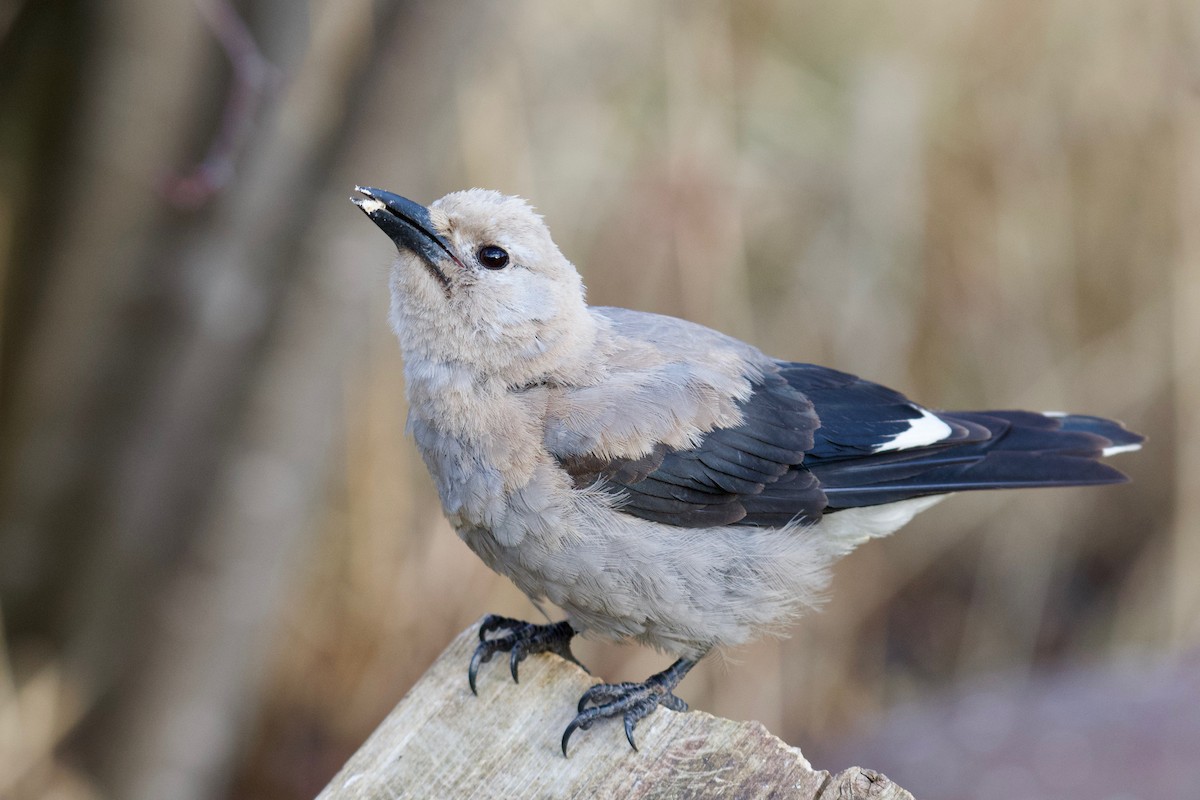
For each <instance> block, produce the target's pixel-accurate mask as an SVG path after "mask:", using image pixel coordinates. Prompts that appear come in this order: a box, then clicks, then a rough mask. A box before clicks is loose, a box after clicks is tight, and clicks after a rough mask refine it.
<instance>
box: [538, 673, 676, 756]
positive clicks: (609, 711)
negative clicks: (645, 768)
mask: <svg viewBox="0 0 1200 800" xmlns="http://www.w3.org/2000/svg"><path fill="white" fill-rule="evenodd" d="M694 666H696V662H695V661H691V660H689V659H686V658H681V659H679V660H678V661H676V662H675V663H674V664H672V665H671V666H669V667H667V668H666V669H665V670H663V671H662V672H660V673H658V674H657V675H651V676H650V677H649V678H647V679H646V680H645V681H644V682H643V683H600V684H597V685H595V686H593V687H592V688H590V689H588V690H587V691H586V692H584V693H583V697H581V698H579V709H578V710H579V713H578V714H577V715H576V716H575V719H573V720H571V724H570V725H568V726H567V730H566V731H565V732H564V733H563V737H562V751H563V755H564V756H565V755H566V754H567V742H568V741H570V739H571V734H573V733H574V732H575V731H576V730H585V731H586V730H587V729H588V728H590V727H592V723H594V722H596V720H601V719H613V718H614V717H623V718H624V720H625V738H626V739H628V740H629V746H630V747H632V748H633V749H634V750H637V743H636V742H635V741H634V740H633V729H634V728H636V727H637V724H638V722H640V721H641V720H642V719H643V718H645V717H646V716H648V715H649V714H650V712H651V711H653V710H654V709H656V708H658V707H659V706H665V707H667V708H669V709H671V710H672V711H687V707H688V706H687V703H685V702H683V700H681V699H679V698H678V697H676V696H675V693H674V692H675V687H676V686H678V685H679V682H680V681H681V680H683V676H684V675H687V673H688V670H690V669H691V668H692V667H694Z"/></svg>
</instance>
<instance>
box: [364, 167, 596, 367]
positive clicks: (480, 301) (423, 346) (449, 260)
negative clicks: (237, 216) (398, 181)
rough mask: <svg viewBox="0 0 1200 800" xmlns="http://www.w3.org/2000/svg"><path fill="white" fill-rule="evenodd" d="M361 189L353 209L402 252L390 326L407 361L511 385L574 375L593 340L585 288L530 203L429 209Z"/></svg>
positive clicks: (459, 202)
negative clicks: (456, 367) (462, 370)
mask: <svg viewBox="0 0 1200 800" xmlns="http://www.w3.org/2000/svg"><path fill="white" fill-rule="evenodd" d="M357 191H358V192H359V193H360V194H362V195H363V196H362V197H358V198H353V202H354V204H355V205H357V206H358V207H359V208H360V209H362V210H363V212H364V213H365V214H366V215H367V216H368V217H370V218H371V220H372V221H373V222H374V223H375V224H376V225H378V226H379V227H380V228H381V229H382V230H383V232H384V233H386V234H387V235H388V236H389V237H390V238H391V240H392V241H393V242H394V243H395V245H396V248H397V249H398V251H399V257H398V258H397V259H396V262H395V265H394V266H393V268H392V274H391V289H392V308H391V320H392V326H393V328H394V329H395V331H396V335H397V336H398V337H399V339H400V344H401V347H402V348H403V350H404V352H405V356H406V358H407V359H409V360H410V361H412V360H424V361H428V362H432V363H438V364H452V365H459V366H463V367H466V368H468V369H470V370H472V371H473V372H475V373H476V374H478V375H480V376H486V377H489V378H491V377H495V378H498V379H500V380H502V381H504V382H505V383H508V384H509V385H524V384H527V383H531V382H539V381H544V380H554V379H555V378H556V377H559V376H560V375H561V374H565V373H566V372H569V371H570V370H572V369H576V368H578V363H577V362H580V361H582V360H583V359H584V358H585V354H586V351H587V350H588V349H590V347H591V344H592V341H593V340H594V338H595V330H594V326H595V323H594V322H593V321H592V318H591V315H590V314H589V313H588V311H587V305H586V304H585V302H584V289H583V282H582V281H581V280H580V277H579V273H578V272H577V271H576V270H575V267H574V266H572V264H571V262H570V261H568V260H567V259H566V258H565V257H564V256H563V254H562V253H561V252H560V251H559V249H558V247H557V246H556V245H555V244H554V241H553V240H552V239H551V238H550V231H549V229H548V228H547V227H546V224H545V222H543V220H542V218H541V216H540V215H538V214H537V213H536V212H535V211H534V210H533V209H532V208H531V207H530V206H529V204H528V203H526V202H525V201H524V200H522V199H520V198H518V197H508V196H506V195H503V194H500V193H499V192H494V191H489V190H485V189H468V190H466V191H461V192H452V193H451V194H448V195H446V196H445V197H443V198H441V199H440V200H436V201H434V202H433V203H432V204H431V205H429V206H428V207H425V206H422V205H420V204H419V203H415V202H413V201H412V200H408V199H406V198H403V197H400V196H399V195H395V194H392V193H391V192H387V191H384V190H382V189H373V188H369V187H357Z"/></svg>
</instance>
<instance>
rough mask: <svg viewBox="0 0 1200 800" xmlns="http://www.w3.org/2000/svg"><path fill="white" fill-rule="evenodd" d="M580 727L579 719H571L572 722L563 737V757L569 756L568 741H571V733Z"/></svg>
mask: <svg viewBox="0 0 1200 800" xmlns="http://www.w3.org/2000/svg"><path fill="white" fill-rule="evenodd" d="M578 727H580V724H579V720H575V719H573V720H571V724H570V725H568V726H567V729H566V730H565V731H563V738H562V751H563V758H567V757H568V756H567V742H569V741H570V740H571V734H572V733H574V732H575V729H576V728H578Z"/></svg>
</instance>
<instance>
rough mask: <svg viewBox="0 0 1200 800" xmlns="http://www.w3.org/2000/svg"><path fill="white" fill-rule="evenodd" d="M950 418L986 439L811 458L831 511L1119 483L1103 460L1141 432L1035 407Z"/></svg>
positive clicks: (1133, 442)
mask: <svg viewBox="0 0 1200 800" xmlns="http://www.w3.org/2000/svg"><path fill="white" fill-rule="evenodd" d="M938 416H939V417H942V418H943V419H945V420H946V421H947V422H951V423H958V424H960V425H963V426H964V427H971V428H984V429H986V430H987V431H988V432H989V433H990V436H989V437H988V438H987V439H985V440H982V441H967V442H963V443H959V444H950V445H948V446H947V445H935V446H932V447H928V448H921V449H913V450H906V451H892V452H886V453H879V454H876V455H869V456H864V457H861V458H855V459H842V460H831V461H820V460H817V461H812V462H806V463H805V467H807V468H808V469H809V470H811V471H812V473H813V474H814V475H815V476H816V477H817V479H818V480H819V481H820V484H821V488H822V490H823V491H824V492H825V494H826V496H827V497H828V500H829V505H828V510H829V511H836V510H837V509H841V508H854V507H858V506H868V505H878V504H881V503H892V502H897V501H900V500H906V499H908V498H912V497H921V496H925V495H932V494H943V493H946V492H958V491H968V490H981V489H1018V488H1029V487H1039V486H1088V485H1099V484H1110V483H1121V482H1123V481H1125V480H1127V478H1126V477H1125V475H1124V474H1122V473H1121V472H1120V471H1119V470H1117V469H1114V468H1113V467H1110V466H1108V465H1107V464H1103V463H1101V462H1100V461H1099V459H1100V458H1102V457H1103V456H1105V455H1108V454H1111V453H1113V452H1120V451H1122V450H1127V449H1135V448H1136V447H1137V446H1138V445H1139V444H1140V443H1141V442H1142V441H1143V437H1142V436H1140V435H1139V434H1136V433H1133V432H1132V431H1128V430H1126V429H1125V428H1124V427H1122V426H1121V424H1120V423H1118V422H1114V421H1112V420H1106V419H1101V418H1099V417H1089V416H1083V415H1059V414H1049V415H1047V414H1038V413H1034V412H1030V411H953V412H941V413H939V414H938Z"/></svg>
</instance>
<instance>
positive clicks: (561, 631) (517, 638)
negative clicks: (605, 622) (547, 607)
mask: <svg viewBox="0 0 1200 800" xmlns="http://www.w3.org/2000/svg"><path fill="white" fill-rule="evenodd" d="M497 632H500V635H499V636H495V637H493V638H488V634H491V633H497ZM574 636H575V629H574V628H572V627H571V623H569V622H567V621H566V620H563V621H562V622H555V623H552V624H549V625H535V624H534V623H532V622H522V621H521V620H519V619H510V618H508V617H498V616H496V615H495V614H488V615H487V616H486V617H484V618H483V623H482V624H481V625H480V626H479V646H478V647H476V648H475V654H474V655H472V656H471V666H470V668H469V669H468V670H467V682H468V683H469V684H470V685H471V693H472V694H479V692H477V691H475V676H476V674H478V672H479V665H480V664H483V663H485V662H487V661H490V660H491V658H492V656H494V655H495V654H496V653H508V654H509V657H508V669H509V671H510V672H512V676H513V681H514V682H516V683H520V679H519V678H518V677H517V666H518V665H519V664H520V663H521V662H522V661H524V660H525V657H526V656H529V655H532V654H534V653H557V654H558V655H560V656H562V657H563V658H565V659H566V660H568V661H573V662H574V663H576V664H579V660H578V659H577V658H575V655H574V654H573V653H572V652H571V639H572V638H573V637H574ZM579 666H580V667H583V669H584V671H586V670H587V667H584V666H583V664H579Z"/></svg>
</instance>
